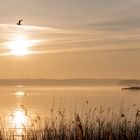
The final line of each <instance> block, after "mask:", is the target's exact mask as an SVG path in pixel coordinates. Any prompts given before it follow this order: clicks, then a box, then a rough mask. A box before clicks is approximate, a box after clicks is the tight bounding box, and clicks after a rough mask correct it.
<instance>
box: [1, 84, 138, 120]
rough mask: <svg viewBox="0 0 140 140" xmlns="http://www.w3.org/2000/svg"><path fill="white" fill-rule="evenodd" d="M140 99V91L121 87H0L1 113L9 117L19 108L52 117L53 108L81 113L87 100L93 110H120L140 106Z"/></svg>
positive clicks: (18, 114)
mask: <svg viewBox="0 0 140 140" xmlns="http://www.w3.org/2000/svg"><path fill="white" fill-rule="evenodd" d="M139 99H140V91H129V90H121V87H119V86H95V87H94V86H93V87H0V114H1V116H7V114H10V112H13V111H14V110H16V109H17V108H18V107H19V106H24V107H26V108H27V109H28V110H30V111H31V112H32V113H39V114H40V115H49V112H50V109H51V108H52V107H53V108H55V109H56V110H58V108H59V107H60V106H64V107H65V108H66V110H67V112H68V113H72V112H73V111H74V110H75V108H76V110H77V111H81V110H82V106H83V105H84V102H86V101H88V102H89V106H90V107H99V106H103V107H112V108H120V106H121V104H123V106H124V107H129V106H132V105H133V104H137V106H138V107H140V101H139ZM75 106H76V107H75ZM20 116H22V114H20V113H17V119H18V117H20ZM5 118H6V117H5Z"/></svg>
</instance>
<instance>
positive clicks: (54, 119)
mask: <svg viewBox="0 0 140 140" xmlns="http://www.w3.org/2000/svg"><path fill="white" fill-rule="evenodd" d="M50 114H51V117H49V118H48V117H46V118H45V120H42V119H41V118H40V116H39V115H36V117H35V118H30V119H31V126H30V127H29V128H26V127H25V126H24V127H23V128H22V134H20V135H19V136H16V131H17V130H16V129H14V128H11V129H10V130H5V129H4V127H1V129H0V140H14V139H16V138H17V139H21V140H140V110H139V109H138V107H137V106H136V105H133V106H132V107H130V108H127V109H124V108H123V107H121V108H120V109H119V110H118V111H113V109H111V108H106V109H104V108H103V107H99V108H90V107H89V105H88V102H87V101H86V102H85V104H84V107H83V109H82V112H81V113H76V112H75V113H73V115H72V116H71V117H70V119H68V117H67V112H66V109H65V108H64V107H62V106H60V107H59V109H57V110H54V108H52V109H51V110H50ZM27 115H28V113H27ZM1 124H2V123H1ZM42 124H43V125H42ZM1 126H2V125H1Z"/></svg>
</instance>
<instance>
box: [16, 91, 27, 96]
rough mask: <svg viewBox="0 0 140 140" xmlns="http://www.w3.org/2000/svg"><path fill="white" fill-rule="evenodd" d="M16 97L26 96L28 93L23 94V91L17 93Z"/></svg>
mask: <svg viewBox="0 0 140 140" xmlns="http://www.w3.org/2000/svg"><path fill="white" fill-rule="evenodd" d="M15 95H16V96H26V93H25V92H23V91H17V92H16V93H15Z"/></svg>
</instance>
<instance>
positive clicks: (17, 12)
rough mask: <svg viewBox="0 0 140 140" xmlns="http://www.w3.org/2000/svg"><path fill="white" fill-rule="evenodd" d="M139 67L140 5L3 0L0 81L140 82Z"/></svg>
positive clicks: (108, 0) (118, 0)
mask: <svg viewBox="0 0 140 140" xmlns="http://www.w3.org/2000/svg"><path fill="white" fill-rule="evenodd" d="M19 19H23V26H20V27H19V26H17V25H16V22H17V21H18V20H19ZM21 38H22V39H21ZM21 40H22V41H21ZM24 45H25V47H26V46H27V47H29V49H30V52H31V54H29V55H24V56H14V55H12V53H13V52H14V51H15V49H14V50H11V49H10V48H9V46H10V47H11V46H12V47H14V46H16V49H17V50H19V49H18V48H20V50H22V49H23V48H24ZM17 47H18V48H17ZM10 51H12V53H10ZM23 51H24V49H23ZM139 63H140V1H139V0H28V1H27V0H10V1H9V0H0V78H137V79H139V78H140V64H139Z"/></svg>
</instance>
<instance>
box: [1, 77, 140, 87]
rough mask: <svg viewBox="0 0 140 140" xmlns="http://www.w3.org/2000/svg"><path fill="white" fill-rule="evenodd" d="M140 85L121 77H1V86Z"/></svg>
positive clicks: (138, 82)
mask: <svg viewBox="0 0 140 140" xmlns="http://www.w3.org/2000/svg"><path fill="white" fill-rule="evenodd" d="M20 85H21V86H93V85H103V86H104V85H122V86H130V85H133V86H135V85H140V80H121V79H0V86H20Z"/></svg>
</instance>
